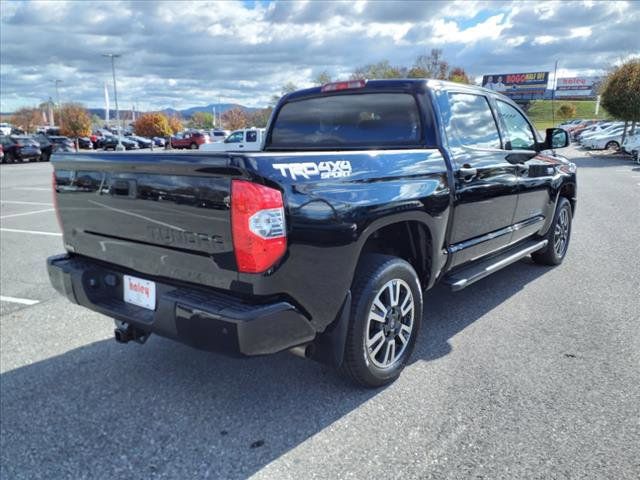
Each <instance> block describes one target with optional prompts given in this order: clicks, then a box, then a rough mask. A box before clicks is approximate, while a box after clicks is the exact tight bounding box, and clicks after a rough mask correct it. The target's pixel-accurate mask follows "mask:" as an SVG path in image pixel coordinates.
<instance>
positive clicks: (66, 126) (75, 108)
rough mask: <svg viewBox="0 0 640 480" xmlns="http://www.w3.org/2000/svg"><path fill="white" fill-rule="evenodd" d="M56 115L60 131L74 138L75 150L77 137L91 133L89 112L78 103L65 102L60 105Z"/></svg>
mask: <svg viewBox="0 0 640 480" xmlns="http://www.w3.org/2000/svg"><path fill="white" fill-rule="evenodd" d="M58 117H59V121H58V125H60V133H61V134H62V135H66V136H67V137H71V138H75V139H76V150H77V149H78V137H88V136H89V135H91V116H90V115H89V112H87V110H86V109H85V108H84V107H83V106H82V105H80V104H79V103H67V104H65V105H62V107H60V113H58Z"/></svg>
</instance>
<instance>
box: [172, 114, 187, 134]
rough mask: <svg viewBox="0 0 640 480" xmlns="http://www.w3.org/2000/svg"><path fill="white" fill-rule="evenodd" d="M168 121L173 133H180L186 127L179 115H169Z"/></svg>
mask: <svg viewBox="0 0 640 480" xmlns="http://www.w3.org/2000/svg"><path fill="white" fill-rule="evenodd" d="M168 121H169V128H170V129H171V133H178V132H181V131H182V130H183V129H184V125H183V124H182V119H181V118H180V117H179V116H178V115H171V116H170V117H168Z"/></svg>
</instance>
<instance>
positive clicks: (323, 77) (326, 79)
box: [313, 70, 331, 86]
mask: <svg viewBox="0 0 640 480" xmlns="http://www.w3.org/2000/svg"><path fill="white" fill-rule="evenodd" d="M313 83H314V85H318V86H321V85H325V84H327V83H331V75H329V72H327V71H326V70H323V71H322V72H320V73H319V74H317V75H316V76H315V77H314V78H313Z"/></svg>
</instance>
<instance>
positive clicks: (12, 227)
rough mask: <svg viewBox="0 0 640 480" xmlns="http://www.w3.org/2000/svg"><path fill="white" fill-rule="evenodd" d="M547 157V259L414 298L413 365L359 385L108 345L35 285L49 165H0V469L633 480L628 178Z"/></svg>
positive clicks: (637, 320) (53, 474)
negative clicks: (568, 207) (559, 223)
mask: <svg viewBox="0 0 640 480" xmlns="http://www.w3.org/2000/svg"><path fill="white" fill-rule="evenodd" d="M565 154H566V155H567V156H569V157H572V158H573V159H574V161H575V163H576V164H577V165H578V167H579V187H578V197H579V200H578V210H577V216H576V218H575V222H574V227H573V237H572V244H571V246H570V249H569V253H568V257H567V258H566V260H565V263H564V264H563V265H561V266H560V267H557V268H548V267H541V266H538V265H534V264H533V263H532V262H531V261H528V260H523V261H521V262H518V263H516V264H515V265H512V266H510V267H508V268H506V269H504V270H502V271H500V272H498V273H496V274H495V275H493V276H491V277H488V278H487V279H485V280H483V281H481V282H479V283H477V284H475V285H473V286H471V287H469V288H467V289H465V290H463V291H461V292H458V293H451V292H449V291H447V290H446V289H444V288H441V287H438V288H436V289H434V290H432V291H431V292H429V293H428V294H427V295H426V297H425V305H426V306H425V310H426V315H425V321H426V328H424V329H423V330H422V332H421V338H420V339H419V342H418V346H417V348H416V351H415V353H414V356H413V361H412V363H411V364H410V365H409V366H408V367H407V369H406V370H405V372H404V373H403V375H402V376H401V378H400V379H399V380H398V381H397V382H396V383H394V384H393V385H391V386H389V387H387V388H385V389H382V390H377V391H363V390H356V389H353V387H351V386H350V385H349V384H347V383H346V382H345V381H343V380H342V379H341V378H340V377H338V376H336V375H335V374H334V373H333V371H332V370H331V369H329V368H327V367H325V366H322V365H319V364H316V363H314V362H311V361H305V360H302V359H299V358H297V357H294V356H292V355H290V354H287V353H283V354H279V355H275V356H270V357H263V358H255V359H247V360H236V359H230V358H226V357H223V356H220V355H217V354H213V353H206V352H200V351H197V350H193V349H191V348H189V347H186V346H182V345H179V344H177V343H174V342H171V341H168V340H164V339H162V338H159V337H152V338H151V339H150V340H149V341H148V342H147V344H146V345H144V346H139V345H135V344H127V345H120V344H117V343H115V342H114V341H113V339H112V336H113V326H112V322H111V320H109V319H108V318H106V317H103V316H101V315H98V314H95V313H91V312H89V311H87V310H85V309H82V308H80V307H77V306H74V305H72V304H70V303H69V302H67V301H66V300H65V299H63V298H61V297H60V296H59V295H58V294H57V293H56V292H55V291H54V290H53V289H52V288H51V287H50V286H49V282H48V278H47V275H46V269H45V259H46V257H47V256H49V255H53V254H56V253H61V252H62V251H63V248H62V240H61V237H60V235H59V233H58V232H59V229H58V226H57V222H56V218H55V214H54V211H53V206H52V199H51V193H50V182H51V166H50V165H49V164H42V163H41V164H25V165H2V167H1V169H0V179H1V188H0V193H1V198H0V200H1V202H2V203H1V215H0V217H1V231H0V233H1V238H0V246H1V258H0V260H1V265H0V267H1V268H0V269H1V284H0V287H1V294H2V301H1V317H0V341H1V344H0V347H1V352H0V367H1V376H0V408H1V410H0V414H1V436H0V441H1V457H0V460H1V465H0V474H1V475H0V476H1V477H2V478H3V479H18V478H24V479H37V478H47V479H51V478H92V479H95V478H222V479H236V478H246V477H249V476H252V475H254V476H255V478H277V479H285V478H327V479H336V478H378V477H385V478H398V479H406V478H438V479H440V478H504V479H513V478H544V479H547V478H562V479H569V478H615V479H624V478H630V479H631V478H633V479H637V478H638V477H639V476H640V455H639V454H638V448H639V447H638V446H639V445H640V166H638V165H635V164H633V163H632V162H631V161H630V160H629V159H628V158H623V157H619V156H615V157H614V156H610V157H606V156H590V155H588V154H586V153H584V152H579V151H577V150H575V149H573V148H570V149H567V150H566V152H565Z"/></svg>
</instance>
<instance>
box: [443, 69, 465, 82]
mask: <svg viewBox="0 0 640 480" xmlns="http://www.w3.org/2000/svg"><path fill="white" fill-rule="evenodd" d="M447 80H449V81H451V82H457V83H466V84H470V83H471V80H469V77H468V76H467V72H465V71H464V68H462V67H453V68H452V69H451V70H450V71H449V75H448V76H447Z"/></svg>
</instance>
